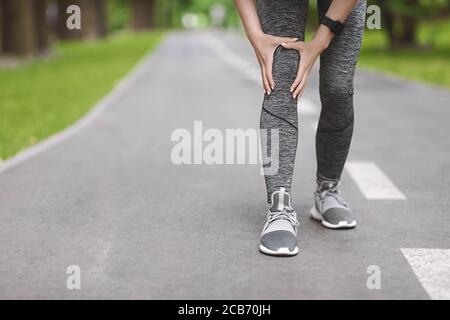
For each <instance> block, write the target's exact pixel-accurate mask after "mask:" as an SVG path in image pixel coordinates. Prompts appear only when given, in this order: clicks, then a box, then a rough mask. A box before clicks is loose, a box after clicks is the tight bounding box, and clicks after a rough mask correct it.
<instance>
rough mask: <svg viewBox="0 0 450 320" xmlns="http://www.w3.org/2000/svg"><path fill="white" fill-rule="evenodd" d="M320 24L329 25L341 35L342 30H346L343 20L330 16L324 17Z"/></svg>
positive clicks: (334, 31)
mask: <svg viewBox="0 0 450 320" xmlns="http://www.w3.org/2000/svg"><path fill="white" fill-rule="evenodd" d="M320 24H323V25H325V26H327V27H328V28H329V29H330V30H331V32H333V33H334V34H335V35H339V34H340V33H341V32H342V30H344V24H343V23H342V22H340V21H338V20H336V21H335V20H333V19H330V18H328V17H327V16H325V17H323V19H322V21H320Z"/></svg>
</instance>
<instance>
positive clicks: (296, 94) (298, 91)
mask: <svg viewBox="0 0 450 320" xmlns="http://www.w3.org/2000/svg"><path fill="white" fill-rule="evenodd" d="M308 75H309V73H308V72H306V73H305V75H304V76H303V79H302V81H301V82H300V84H299V85H298V86H297V88H296V89H295V91H294V93H293V97H294V99H295V98H297V97H301V96H302V95H303V91H304V89H305V86H306V82H307V81H308Z"/></svg>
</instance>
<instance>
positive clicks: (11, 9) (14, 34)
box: [1, 0, 35, 56]
mask: <svg viewBox="0 0 450 320" xmlns="http://www.w3.org/2000/svg"><path fill="white" fill-rule="evenodd" d="M1 4H2V13H3V19H2V21H3V26H2V37H1V38H2V44H3V51H4V52H5V53H7V54H12V55H19V56H28V55H31V54H32V53H33V49H34V44H35V42H34V41H35V40H34V27H35V24H34V14H33V0H20V1H17V0H2V2H1Z"/></svg>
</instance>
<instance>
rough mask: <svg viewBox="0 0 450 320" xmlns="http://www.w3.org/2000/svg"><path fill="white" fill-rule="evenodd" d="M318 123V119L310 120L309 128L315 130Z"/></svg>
mask: <svg viewBox="0 0 450 320" xmlns="http://www.w3.org/2000/svg"><path fill="white" fill-rule="evenodd" d="M318 125H319V121H312V122H311V123H310V126H311V129H313V131H314V132H316V131H317V126H318Z"/></svg>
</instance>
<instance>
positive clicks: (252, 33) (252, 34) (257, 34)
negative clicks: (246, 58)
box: [246, 30, 264, 44]
mask: <svg viewBox="0 0 450 320" xmlns="http://www.w3.org/2000/svg"><path fill="white" fill-rule="evenodd" d="M246 34H247V38H248V40H250V42H251V43H252V44H253V43H254V42H255V41H256V40H257V39H259V38H261V36H262V35H263V34H264V33H263V32H262V30H254V31H249V32H246Z"/></svg>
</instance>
